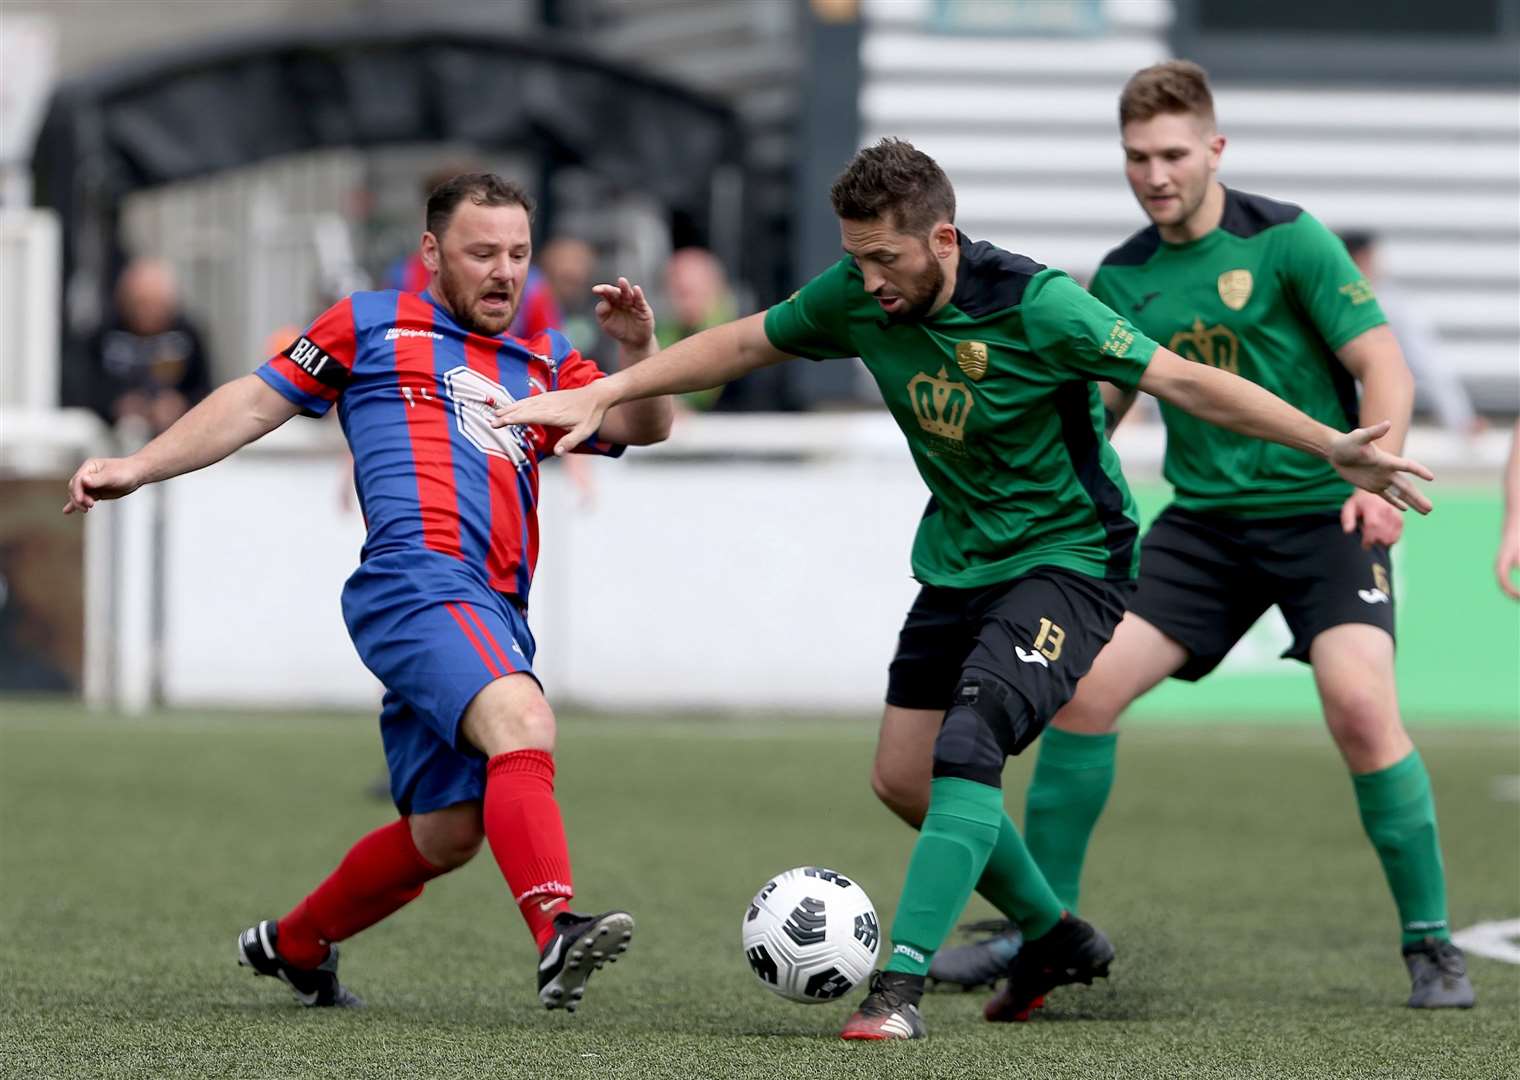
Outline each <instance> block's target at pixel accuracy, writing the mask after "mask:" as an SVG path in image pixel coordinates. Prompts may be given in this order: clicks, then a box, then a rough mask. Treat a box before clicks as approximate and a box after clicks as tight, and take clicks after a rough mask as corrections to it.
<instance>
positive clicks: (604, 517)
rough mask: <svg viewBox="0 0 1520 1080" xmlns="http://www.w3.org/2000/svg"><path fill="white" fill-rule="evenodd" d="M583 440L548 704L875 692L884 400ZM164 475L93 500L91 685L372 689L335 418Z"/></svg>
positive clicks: (799, 700)
mask: <svg viewBox="0 0 1520 1080" xmlns="http://www.w3.org/2000/svg"><path fill="white" fill-rule="evenodd" d="M1162 437H1163V436H1162V433H1161V431H1160V428H1159V425H1154V424H1153V425H1149V426H1146V425H1133V426H1132V425H1126V426H1125V429H1124V430H1121V432H1120V434H1119V437H1118V438H1117V439H1116V444H1115V445H1116V447H1117V448H1118V449H1119V452H1120V454H1121V457H1123V459H1124V462H1125V468H1126V471H1127V472H1129V473H1130V474H1131V477H1132V478H1133V479H1136V480H1154V479H1155V477H1156V473H1157V468H1158V464H1159V461H1160V455H1161V450H1162ZM1505 450H1506V440H1505V437H1504V435H1503V434H1501V433H1491V437H1489V438H1486V439H1483V440H1480V441H1478V442H1476V443H1474V442H1468V441H1464V440H1454V439H1450V438H1447V437H1444V436H1442V435H1440V434H1439V433H1434V432H1428V431H1419V432H1416V433H1415V434H1414V435H1413V436H1412V438H1411V447H1410V452H1411V453H1412V454H1414V455H1415V456H1418V457H1421V458H1422V459H1423V460H1425V461H1426V462H1427V463H1429V464H1431V465H1432V467H1434V468H1436V469H1437V471H1438V472H1440V473H1442V474H1443V476H1444V477H1446V478H1448V479H1449V478H1451V472H1452V470H1453V469H1454V468H1456V467H1458V466H1464V467H1466V468H1469V469H1480V470H1482V472H1483V473H1484V474H1486V475H1492V476H1493V477H1494V481H1495V482H1497V474H1498V468H1499V463H1500V462H1501V461H1502V459H1503V455H1504V452H1505ZM584 460H585V462H586V472H587V474H588V475H589V477H590V480H591V483H592V487H591V488H590V490H588V491H582V490H579V489H577V487H576V486H575V484H574V483H572V478H571V476H570V475H569V472H568V470H567V468H566V467H565V466H564V465H563V464H562V463H561V464H554V465H550V466H548V467H547V468H546V469H545V472H544V476H543V483H542V492H543V493H542V504H541V507H540V517H541V529H540V535H541V537H542V553H541V556H540V561H539V571H538V576H537V579H536V581H535V584H534V588H533V594H532V597H531V602H530V608H531V613H530V623H531V625H532V628H533V632H534V634H535V636H536V638H537V642H538V656H537V660H536V662H535V665H534V666H535V668H536V670H537V671H538V673H539V674H540V676H541V677H542V679H543V681H544V684H545V686H546V687H547V689H548V692H549V697H550V700H551V701H553V702H555V703H556V704H557V705H566V704H578V705H587V706H594V707H602V708H610V709H647V710H695V709H715V708H716V709H722V708H762V709H772V710H785V709H792V708H807V709H848V710H858V709H862V708H874V707H876V705H877V704H878V703H879V702H880V701H881V699H882V695H883V692H884V689H885V683H886V666H887V662H888V661H889V660H890V658H891V656H892V652H893V648H894V645H895V642H896V636H897V631H898V629H899V627H900V626H901V623H902V618H903V615H904V613H905V612H906V610H907V608H908V605H909V604H910V603H911V601H912V598H913V596H914V594H915V592H916V589H917V586H916V584H915V583H914V582H913V581H912V580H911V578H910V576H909V551H910V547H911V543H912V538H913V532H914V529H915V526H916V525H917V522H918V518H919V516H920V514H921V513H922V510H923V507H924V504H925V501H926V499H927V492H926V490H925V488H924V486H923V483H922V481H920V480H919V478H918V475H917V473H916V472H915V470H914V468H913V465H912V462H911V460H910V459H909V457H908V454H907V450H906V448H905V445H904V443H903V440H902V436H901V434H900V433H899V432H898V431H897V430H896V428H895V426H894V424H893V422H892V420H891V418H890V417H888V416H887V415H885V414H884V413H880V412H859V413H835V414H809V415H803V416H784V417H783V416H758V417H730V416H695V417H686V418H683V420H682V421H681V422H680V423H679V424H678V427H677V430H676V432H675V434H674V436H673V437H672V439H671V440H670V441H669V442H668V443H666V444H664V445H662V446H660V447H652V448H647V449H633V450H630V451H629V452H628V454H627V456H626V457H625V458H624V459H623V460H620V461H607V460H604V459H597V458H587V459H584ZM160 494H161V498H160V504H159V509H158V510H155V508H153V507H152V505H151V498H152V497H151V496H148V495H145V493H138V494H137V495H134V496H133V497H132V499H130V500H128V505H116V506H111V505H107V506H103V507H102V508H101V509H100V510H99V511H97V512H95V513H92V514H90V515H89V523H90V526H91V527H92V529H91V531H90V533H89V534H88V535H87V545H86V546H87V560H88V562H89V564H90V565H91V566H92V567H94V568H95V570H94V574H95V577H94V578H93V579H92V580H93V581H96V582H99V580H100V579H101V578H102V577H108V578H109V581H110V584H109V586H105V585H100V584H97V585H96V586H95V587H94V589H93V590H92V591H95V592H98V593H99V594H100V595H102V596H108V597H110V599H111V604H110V610H109V611H105V610H100V608H104V607H105V605H104V604H101V605H100V606H99V608H97V609H92V611H91V613H90V620H91V624H92V625H91V628H90V631H89V633H88V634H87V653H89V655H87V667H88V668H89V669H90V670H92V671H97V672H107V673H109V675H110V676H113V677H110V678H108V679H107V682H108V684H109V685H108V686H107V688H106V690H105V691H104V692H92V693H91V694H89V697H90V698H91V700H93V701H97V702H102V703H104V702H106V701H109V702H111V703H113V704H115V705H117V706H118V707H123V706H125V707H129V708H131V709H132V710H134V711H135V710H139V709H142V708H145V707H147V706H148V705H149V704H150V703H154V702H156V703H162V704H166V705H170V706H205V705H236V706H255V707H277V708H280V707H283V708H310V707H342V708H350V707H357V708H371V707H373V706H374V705H375V704H376V703H377V702H378V700H379V688H378V686H377V684H376V682H375V680H374V678H373V677H372V676H371V675H370V674H369V672H368V671H366V670H365V668H364V667H363V666H362V665H361V664H360V662H359V660H358V657H357V656H356V655H355V653H354V650H353V646H352V645H351V644H350V642H349V640H348V634H347V631H346V630H345V628H344V625H343V620H342V617H341V613H340V609H339V593H340V590H341V588H342V585H343V582H344V580H345V579H346V578H347V576H348V575H349V574H350V573H351V572H352V570H353V569H354V567H355V566H356V565H357V563H358V557H359V549H360V546H361V544H362V543H363V536H364V525H363V521H362V520H361V518H360V515H359V512H358V509H357V507H356V506H355V505H354V502H353V498H352V481H351V475H350V471H349V464H348V459H347V456H346V454H345V452H344V448H343V445H342V441H341V437H340V435H339V432H338V429H337V425H336V424H335V423H333V422H331V421H327V422H320V423H317V422H309V421H301V420H296V421H292V422H291V423H289V424H287V425H285V426H284V427H283V428H281V429H280V430H279V431H277V432H275V433H274V434H272V435H271V436H269V437H267V438H265V439H264V440H261V441H260V442H258V443H255V444H254V445H253V446H250V447H247V448H245V449H244V450H242V451H240V452H239V453H237V454H236V455H234V456H233V457H232V458H230V459H229V460H227V461H224V462H222V463H220V464H218V465H215V466H213V467H211V468H210V469H206V470H204V471H202V472H198V473H193V474H190V475H188V476H184V477H180V478H178V479H176V480H173V481H170V482H169V483H167V484H164V485H162V487H161V489H160ZM131 504H135V505H131ZM97 519H100V520H99V521H97ZM105 521H109V522H111V523H112V527H110V528H101V527H100V526H101V525H102V524H103V522H105ZM103 549H104V552H105V553H104V554H102V550H103ZM101 619H105V620H107V622H108V626H107V627H105V628H104V629H102V628H101V627H100V626H99V625H97V624H98V623H99V621H100V620H101ZM102 650H104V651H106V652H107V653H108V655H107V656H106V657H104V658H102V657H101V655H100V654H101V652H102Z"/></svg>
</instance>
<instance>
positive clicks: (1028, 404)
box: [765, 235, 1156, 588]
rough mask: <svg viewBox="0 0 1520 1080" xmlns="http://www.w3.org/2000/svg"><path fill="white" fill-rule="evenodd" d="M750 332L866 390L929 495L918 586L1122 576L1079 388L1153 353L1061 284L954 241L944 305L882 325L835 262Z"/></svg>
mask: <svg viewBox="0 0 1520 1080" xmlns="http://www.w3.org/2000/svg"><path fill="white" fill-rule="evenodd" d="M765 333H766V336H767V337H768V338H769V339H770V342H771V344H772V345H774V346H775V347H776V348H778V349H780V350H781V351H783V352H788V353H792V354H794V355H797V356H807V357H811V358H812V359H815V360H823V359H827V358H830V357H844V356H858V357H860V358H861V360H863V361H864V362H865V365H866V368H867V369H868V370H869V371H870V372H871V375H872V376H873V377H874V378H875V379H876V383H877V385H878V386H880V387H881V394H882V397H883V398H884V399H885V400H886V404H887V408H888V409H889V410H891V413H892V416H893V418H894V419H895V420H896V421H897V423H898V426H899V427H900V428H902V431H903V434H904V435H906V436H907V438H908V446H909V449H910V450H911V451H912V453H913V461H914V463H915V464H916V465H917V466H918V472H919V475H920V476H922V477H923V479H924V483H926V484H927V485H928V486H929V492H930V495H931V498H930V499H929V506H928V508H927V509H926V510H925V511H924V516H923V519H922V521H920V523H919V527H918V535H917V537H916V538H915V540H914V543H913V574H914V576H915V577H916V578H917V579H918V580H919V581H921V582H923V583H925V584H928V585H942V586H951V587H956V588H971V587H976V586H982V585H990V584H995V583H997V582H1001V581H1007V580H1009V579H1011V578H1014V577H1017V576H1018V575H1019V574H1022V573H1024V572H1026V571H1028V570H1031V569H1033V568H1034V567H1036V566H1055V567H1062V568H1064V569H1067V570H1074V571H1077V572H1078V573H1083V574H1088V575H1090V576H1093V577H1098V578H1109V579H1116V580H1123V579H1128V578H1130V577H1133V576H1134V573H1135V568H1136V564H1137V559H1138V555H1139V548H1138V546H1137V545H1136V543H1135V539H1136V536H1137V534H1138V526H1137V524H1136V518H1135V505H1134V500H1133V499H1132V498H1131V497H1130V493H1129V488H1128V486H1127V485H1126V484H1125V482H1124V476H1123V474H1122V473H1121V472H1120V471H1119V460H1118V458H1117V456H1116V455H1115V454H1114V451H1113V449H1112V448H1111V447H1110V446H1109V445H1108V440H1107V438H1105V436H1104V433H1103V406H1102V402H1101V399H1100V398H1099V396H1098V390H1097V386H1096V385H1095V383H1094V382H1093V380H1105V381H1108V382H1114V383H1118V384H1119V385H1122V386H1127V387H1133V386H1135V385H1136V384H1137V383H1138V382H1139V380H1140V376H1141V373H1142V372H1144V370H1145V365H1146V364H1147V363H1148V362H1149V361H1150V358H1151V354H1152V353H1153V352H1155V350H1156V344H1155V342H1153V341H1151V340H1150V339H1149V338H1147V337H1145V336H1144V335H1143V334H1140V333H1138V332H1137V331H1136V330H1135V329H1134V328H1133V327H1132V326H1131V325H1130V324H1129V323H1128V322H1126V321H1125V320H1124V319H1122V318H1119V317H1118V316H1116V315H1115V314H1114V313H1113V312H1112V311H1110V310H1109V309H1108V308H1106V307H1104V306H1103V305H1102V304H1100V303H1099V302H1098V301H1097V300H1095V299H1093V297H1092V296H1091V295H1089V294H1088V293H1087V292H1085V291H1084V290H1083V289H1082V287H1081V286H1079V285H1078V284H1077V283H1076V282H1074V281H1073V280H1072V279H1071V278H1069V277H1067V276H1066V275H1065V274H1063V273H1062V272H1061V271H1059V270H1049V269H1046V268H1045V267H1044V266H1041V265H1040V264H1039V263H1037V262H1034V261H1032V260H1030V259H1026V258H1024V257H1023V256H1022V255H1014V254H1011V253H1010V252H1007V251H1003V250H1002V249H1001V248H996V247H993V246H992V245H991V244H987V243H972V242H971V241H970V240H968V239H967V238H966V237H965V236H964V235H962V236H961V238H960V262H959V264H958V269H957V271H956V279H955V292H954V295H953V296H951V298H950V302H949V303H948V304H946V305H945V306H944V307H942V308H941V309H940V310H939V311H936V312H935V313H934V314H933V315H930V316H928V317H926V318H924V319H922V320H920V321H917V322H907V323H894V322H891V321H889V320H887V319H886V318H885V317H884V316H883V315H882V312H881V307H880V305H879V304H877V302H876V300H875V299H874V298H873V297H872V296H871V295H870V294H869V293H867V292H866V291H865V288H864V285H863V279H862V277H861V274H860V271H859V270H858V269H857V268H856V267H855V265H854V262H853V261H852V260H850V259H843V260H841V261H840V262H838V263H836V264H835V265H834V266H832V267H830V268H829V269H828V270H825V271H824V272H823V273H822V274H820V275H818V277H816V278H814V279H813V280H812V281H810V282H808V283H807V284H806V285H805V286H803V287H802V289H801V290H799V291H798V292H796V293H795V294H793V296H792V298H791V299H790V300H787V301H785V302H784V303H781V304H777V305H776V306H775V307H773V308H771V309H770V310H769V311H768V312H767V313H766V316H765Z"/></svg>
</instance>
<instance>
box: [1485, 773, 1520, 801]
mask: <svg viewBox="0 0 1520 1080" xmlns="http://www.w3.org/2000/svg"><path fill="white" fill-rule="evenodd" d="M1489 790H1490V791H1492V792H1493V793H1494V798H1496V799H1498V800H1499V801H1500V802H1520V776H1496V777H1494V780H1493V783H1492V785H1490V787H1489Z"/></svg>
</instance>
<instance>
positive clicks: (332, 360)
mask: <svg viewBox="0 0 1520 1080" xmlns="http://www.w3.org/2000/svg"><path fill="white" fill-rule="evenodd" d="M358 349H359V340H358V334H357V332H356V331H355V329H354V305H353V298H352V297H344V298H343V299H342V300H339V301H338V302H337V303H336V304H334V305H333V306H332V307H330V308H328V309H327V310H326V311H324V312H322V314H321V315H318V316H317V320H316V322H314V323H312V324H311V325H310V326H309V327H307V328H306V332H305V333H304V334H302V335H301V336H300V337H298V338H296V339H295V341H293V342H291V343H290V344H289V345H287V346H286V347H285V349H284V350H283V351H281V352H279V353H276V354H275V355H274V356H271V357H270V358H269V359H268V360H266V361H265V362H264V363H263V365H261V366H260V367H259V368H258V369H257V370H256V371H255V372H254V374H255V375H257V376H258V377H259V378H261V379H263V380H264V381H265V382H266V383H268V384H269V385H270V386H271V387H272V388H273V389H274V390H275V391H276V392H278V393H279V394H280V395H281V396H283V397H284V398H285V399H286V400H287V401H289V402H290V403H291V404H292V405H296V406H298V407H299V408H300V410H301V411H302V412H303V413H305V414H306V415H307V416H322V415H324V414H325V413H326V412H327V410H328V409H330V408H332V404H333V402H335V401H337V400H338V395H339V394H341V393H343V391H344V389H345V388H346V387H347V386H348V383H349V380H350V379H351V378H352V377H353V370H354V357H355V355H356V354H357V353H358Z"/></svg>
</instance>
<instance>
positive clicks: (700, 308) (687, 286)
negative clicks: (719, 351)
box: [655, 247, 738, 409]
mask: <svg viewBox="0 0 1520 1080" xmlns="http://www.w3.org/2000/svg"><path fill="white" fill-rule="evenodd" d="M665 299H666V302H667V303H668V304H669V307H670V310H669V311H668V312H667V313H666V314H665V315H663V316H662V317H660V318H659V319H656V320H655V337H656V338H657V339H658V340H659V343H660V348H662V349H667V348H669V347H670V346H672V345H674V344H675V343H676V342H678V341H682V340H684V339H686V338H689V337H691V335H693V334H695V333H697V332H698V331H700V330H706V329H708V328H709V327H712V326H718V325H720V324H722V323H726V322H730V321H732V320H733V319H734V318H735V317H736V316H737V315H738V305H737V304H736V303H735V301H734V294H733V290H732V289H730V288H729V285H728V275H727V274H726V273H724V271H723V264H722V263H720V262H719V261H718V258H717V256H715V255H714V254H713V253H712V252H710V251H708V250H707V249H706V248H699V247H685V248H680V249H678V250H676V251H674V252H672V253H671V256H670V261H669V262H668V263H666V264H665ZM727 390H728V388H727V387H718V388H716V389H713V390H702V391H700V392H698V393H694V394H682V395H681V401H682V402H683V403H684V404H685V405H686V406H687V407H688V408H692V409H710V408H712V407H713V405H715V404H716V403H717V401H718V398H719V397H720V396H722V395H723V394H725V393H726V392H727Z"/></svg>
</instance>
